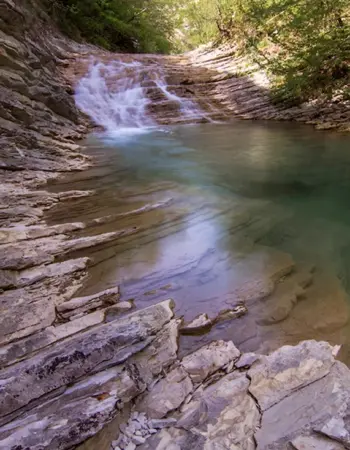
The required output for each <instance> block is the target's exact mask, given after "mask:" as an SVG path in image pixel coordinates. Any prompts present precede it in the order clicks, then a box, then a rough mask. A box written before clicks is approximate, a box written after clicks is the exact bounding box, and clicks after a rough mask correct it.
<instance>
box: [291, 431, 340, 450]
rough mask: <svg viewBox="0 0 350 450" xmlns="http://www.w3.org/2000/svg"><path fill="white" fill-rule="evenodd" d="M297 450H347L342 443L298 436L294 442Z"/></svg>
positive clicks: (322, 438) (314, 436)
mask: <svg viewBox="0 0 350 450" xmlns="http://www.w3.org/2000/svg"><path fill="white" fill-rule="evenodd" d="M292 445H293V447H294V448H295V449H296V450H345V447H343V446H342V445H341V444H340V443H338V442H335V441H331V440H330V439H327V438H324V437H322V436H318V435H316V434H314V435H312V436H298V437H297V438H295V439H294V440H293V441H292Z"/></svg>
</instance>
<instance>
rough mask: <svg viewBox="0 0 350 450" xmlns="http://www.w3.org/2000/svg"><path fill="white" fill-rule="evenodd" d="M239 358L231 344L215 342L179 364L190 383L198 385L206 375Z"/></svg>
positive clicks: (237, 352) (236, 350)
mask: <svg viewBox="0 0 350 450" xmlns="http://www.w3.org/2000/svg"><path fill="white" fill-rule="evenodd" d="M239 356H240V352H239V350H238V349H237V348H236V347H235V346H234V344H233V342H231V341H228V342H224V341H215V342H212V343H211V344H209V345H205V346H204V347H202V348H200V349H199V350H197V351H196V352H194V353H192V354H190V355H188V356H185V357H184V358H183V359H182V361H181V364H182V366H183V367H184V369H185V370H186V371H187V372H188V374H189V375H190V377H191V379H192V381H193V382H194V383H200V382H201V381H203V380H204V379H205V378H207V376H208V375H211V374H212V373H214V372H215V371H216V370H218V369H220V368H221V367H223V366H224V365H225V364H227V363H228V362H230V361H232V360H234V361H235V360H236V359H238V357H239Z"/></svg>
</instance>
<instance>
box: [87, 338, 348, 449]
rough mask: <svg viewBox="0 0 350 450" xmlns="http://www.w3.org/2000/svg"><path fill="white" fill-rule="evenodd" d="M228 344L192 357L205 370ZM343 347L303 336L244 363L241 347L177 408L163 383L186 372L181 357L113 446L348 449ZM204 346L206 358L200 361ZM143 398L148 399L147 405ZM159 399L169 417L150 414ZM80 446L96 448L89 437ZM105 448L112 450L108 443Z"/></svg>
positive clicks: (117, 432) (215, 345)
mask: <svg viewBox="0 0 350 450" xmlns="http://www.w3.org/2000/svg"><path fill="white" fill-rule="evenodd" d="M225 346H226V348H228V347H230V346H231V347H232V348H234V346H233V344H232V343H223V342H221V343H219V342H218V343H213V345H212V346H211V349H212V352H211V354H210V349H209V348H208V347H207V348H204V349H201V351H199V352H196V353H197V356H196V353H195V354H193V355H189V357H191V358H192V359H194V360H195V361H197V366H198V371H199V372H201V369H203V368H205V367H206V366H207V364H208V360H211V359H215V357H216V351H217V350H218V349H219V348H225ZM227 346H228V347H227ZM338 350H339V349H338V348H337V347H332V346H330V345H329V344H328V343H326V342H316V341H305V342H302V343H300V344H299V345H297V346H295V347H291V346H285V347H282V348H281V349H279V350H277V351H276V352H274V353H272V354H271V355H269V356H261V355H257V354H256V355H252V354H251V355H242V356H241V358H240V360H242V362H243V361H244V367H242V365H241V364H240V363H239V361H238V362H237V357H236V355H237V354H238V355H239V352H238V350H237V349H236V352H233V353H232V354H231V356H228V354H229V353H227V356H228V358H227V359H228V360H229V363H228V364H225V365H220V366H217V367H216V371H215V372H213V373H211V374H210V375H207V376H206V377H204V378H202V379H201V382H200V384H199V385H198V384H197V385H193V387H192V390H191V393H190V394H189V395H188V396H187V397H186V398H184V396H179V397H178V398H177V402H178V403H181V405H180V406H179V407H178V408H177V409H175V410H174V402H173V400H172V398H173V399H174V398H175V397H172V395H173V393H171V391H170V390H169V389H159V386H160V385H161V383H167V380H169V376H170V378H171V377H173V374H174V371H175V372H177V373H179V372H181V371H183V370H185V371H186V359H183V360H181V361H179V362H178V363H177V366H176V369H170V371H169V372H168V374H167V375H165V376H164V378H162V379H161V380H160V381H158V382H157V383H156V384H153V385H150V386H149V387H148V390H147V391H146V393H144V394H142V401H141V402H138V401H136V403H135V405H134V410H132V411H131V412H130V413H129V414H128V415H127V417H126V418H125V419H124V421H122V422H121V423H119V425H118V426H116V428H115V434H114V436H113V433H112V436H113V442H112V444H111V448H112V449H115V450H119V449H121V450H126V449H134V450H135V448H139V449H141V450H143V449H145V450H146V449H147V450H165V449H167V450H168V449H173V450H190V449H197V450H207V449H210V450H218V449H224V448H230V449H231V448H232V449H237V450H241V449H243V450H253V449H255V448H257V449H266V450H268V449H271V450H272V449H274V450H279V449H280V450H285V449H289V448H290V449H292V448H296V449H300V450H301V449H303V450H305V449H307V450H311V449H329V450H330V449H334V450H338V449H339V450H340V449H343V450H345V449H346V448H348V445H349V440H348V436H349V427H348V424H347V414H348V413H347V411H348V408H349V399H350V397H349V394H350V372H349V370H348V369H347V368H346V366H344V365H343V364H342V363H340V362H339V361H336V360H335V359H334V358H335V355H336V353H337V351H338ZM203 352H204V353H206V355H207V357H206V358H205V359H198V355H200V354H203ZM230 358H231V359H230ZM184 376H185V375H184V374H183V375H182V377H181V378H182V379H183V377H184ZM174 381H175V382H177V381H179V378H177V379H176V380H174ZM174 389H175V391H176V392H177V388H176V387H175V386H174ZM175 391H174V392H175ZM145 399H149V403H148V407H147V406H146V405H147V402H145ZM156 405H158V408H159V407H160V408H165V409H163V411H162V414H164V413H165V410H166V409H167V411H168V414H167V416H166V419H161V420H154V419H153V418H152V417H154V406H156ZM140 406H141V407H142V409H143V410H144V412H142V413H139V409H138V408H139V407H140ZM109 431H110V433H111V430H109ZM91 442H92V441H91ZM79 448H80V449H81V450H88V449H90V448H93V447H91V446H90V442H89V441H87V442H86V443H84V444H83V445H82V446H80V447H79ZM100 448H101V450H104V449H105V448H106V449H107V448H109V444H106V445H103V446H101V447H100Z"/></svg>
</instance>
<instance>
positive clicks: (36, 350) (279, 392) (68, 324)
mask: <svg viewBox="0 0 350 450" xmlns="http://www.w3.org/2000/svg"><path fill="white" fill-rule="evenodd" d="M0 21H1V22H0V29H1V32H0V39H1V69H0V130H1V138H0V143H1V150H0V152H1V167H0V176H1V191H0V196H1V205H2V206H1V208H0V251H1V255H2V256H1V261H0V289H1V291H0V302H1V306H2V311H1V317H0V324H1V325H0V326H1V332H0V345H1V347H0V360H1V372H0V380H1V383H0V385H1V386H0V395H1V398H0V448H3V449H11V450H24V449H28V448H29V449H56V448H57V449H68V448H72V447H74V446H77V445H79V444H80V443H82V442H83V441H85V440H86V439H88V438H91V437H93V436H94V435H95V434H96V433H98V432H99V431H100V430H102V429H103V427H104V426H105V425H106V424H110V425H111V426H113V427H114V428H113V427H112V428H110V429H109V431H108V433H109V436H110V437H111V439H116V440H117V438H118V435H119V434H120V436H119V442H118V443H115V444H114V448H118V447H119V448H127V449H128V450H130V449H134V448H135V446H136V443H137V444H139V448H157V449H158V448H159V449H160V448H167V449H169V448H171V445H172V446H173V448H174V449H175V448H176V449H179V448H180V449H186V448H192V449H193V448H198V449H200V448H212V449H217V448H221V447H220V445H221V444H220V442H222V441H224V442H225V445H230V446H231V447H232V448H242V449H252V448H256V446H257V445H258V446H259V448H262V449H263V448H266V449H267V448H276V449H277V448H281V449H282V448H283V449H284V448H291V447H290V446H293V447H294V448H297V449H299V448H300V449H301V448H305V442H306V443H308V445H309V448H312V447H310V446H311V445H314V446H316V448H320V447H317V446H319V445H321V444H322V445H324V446H325V447H324V448H333V449H342V448H347V447H348V446H349V433H350V429H349V425H348V423H347V411H348V405H349V398H350V387H349V379H350V378H349V373H348V371H347V369H346V367H345V366H344V365H342V364H341V363H340V362H337V361H335V359H334V356H335V354H336V353H337V350H338V349H337V348H333V347H331V346H330V345H328V344H326V343H316V342H306V343H302V344H300V345H299V346H297V347H283V348H282V349H281V350H278V351H277V352H276V353H273V354H272V355H271V356H267V357H266V356H260V355H255V354H248V355H247V354H245V355H244V354H243V355H242V354H241V352H240V351H239V350H238V349H237V348H236V347H235V346H234V345H233V343H232V342H227V343H226V342H222V341H219V342H216V343H214V344H211V345H209V346H205V347H203V348H202V349H200V350H198V351H197V352H195V353H193V354H192V355H187V356H186V357H185V358H182V359H180V357H179V356H178V335H179V327H180V325H181V320H179V319H176V318H175V317H174V312H173V303H172V302H171V301H170V300H166V301H164V302H162V303H159V304H157V305H154V306H152V307H150V308H147V309H145V310H141V311H136V312H133V313H131V314H126V315H125V312H126V311H127V310H128V309H130V308H131V306H132V305H130V304H125V302H119V299H120V292H119V289H118V286H114V287H113V288H110V289H106V290H104V291H102V292H98V293H95V294H94V295H89V296H78V294H79V290H80V288H81V287H82V286H83V283H84V281H85V280H86V279H87V277H88V267H89V265H90V264H91V263H92V261H91V259H89V258H87V257H86V256H84V251H85V250H86V249H87V248H91V247H97V248H98V246H101V245H108V244H109V243H113V242H116V241H117V240H118V239H119V238H120V237H121V236H124V237H125V236H127V235H131V234H132V233H135V232H136V231H135V229H134V228H133V227H131V228H128V229H123V230H119V231H113V232H108V233H101V234H93V233H88V231H89V227H94V226H96V224H101V223H103V221H105V223H108V221H111V220H116V219H118V217H117V218H116V217H113V218H111V217H110V216H109V217H107V216H106V217H103V218H100V217H99V218H96V219H92V220H91V221H90V222H69V220H70V217H65V213H64V211H65V205H66V204H67V203H69V202H70V204H71V203H72V202H73V201H77V202H78V201H79V199H80V200H81V199H84V198H85V197H89V196H90V195H92V194H93V192H91V191H77V190H74V191H64V192H54V191H53V190H51V191H49V190H48V188H47V186H45V185H46V183H47V182H50V181H53V180H55V179H56V178H58V177H62V176H64V175H66V174H67V173H68V174H69V173H70V172H72V171H82V170H84V169H86V168H87V167H89V166H90V165H91V164H92V161H90V159H89V158H88V157H87V156H85V155H84V153H83V148H82V147H81V146H80V145H78V144H77V143H76V142H77V141H78V140H79V139H80V138H82V137H83V136H84V134H85V133H86V131H87V130H88V127H89V122H88V121H87V120H86V118H85V117H84V116H83V115H82V114H81V113H80V112H78V111H77V109H76V107H75V104H74V100H73V97H72V94H73V83H74V82H75V81H76V80H77V77H79V76H81V74H82V73H84V71H86V70H87V67H88V60H89V58H90V56H91V55H94V56H95V57H96V56H98V55H101V57H102V52H100V51H99V50H97V49H96V48H91V47H89V46H87V45H78V44H76V43H73V42H70V41H68V40H67V39H65V38H64V37H63V36H62V35H61V34H60V33H59V32H58V31H57V30H56V28H55V27H54V26H53V24H52V23H51V22H50V19H49V18H48V17H47V16H46V14H45V13H43V11H42V9H41V8H40V5H39V4H37V3H35V2H34V1H29V0H27V1H21V2H17V1H16V2H15V1H12V0H3V1H2V2H1V3H0ZM103 55H104V57H106V58H113V55H111V54H108V55H107V56H105V55H106V53H105V52H104V53H103ZM148 58H151V60H152V63H157V64H158V63H161V64H163V66H164V68H165V71H166V78H167V81H168V84H169V85H170V86H173V89H174V92H176V93H177V94H178V95H183V96H184V97H186V96H187V97H188V98H193V97H195V98H196V99H197V100H198V103H199V105H200V106H202V108H203V110H204V111H206V114H207V115H208V117H209V118H211V119H218V118H219V119H220V118H222V119H225V118H229V117H232V116H233V117H243V118H264V119H267V118H270V119H273V118H275V119H278V118H281V119H289V118H293V119H298V120H299V119H300V120H303V121H305V120H309V119H310V116H309V114H310V111H311V109H308V112H307V114H306V113H305V114H306V115H305V116H303V113H302V109H298V110H297V112H295V113H294V112H293V113H292V112H290V111H289V113H288V111H285V112H284V113H283V114H285V115H284V116H283V115H282V116H281V115H280V114H282V113H281V112H280V111H279V110H277V109H276V108H275V107H274V106H271V105H270V103H269V100H268V95H267V87H266V85H265V84H264V83H265V82H266V80H265V79H264V77H263V76H262V78H261V80H260V81H261V83H262V84H261V86H260V85H259V83H258V78H259V77H260V75H258V74H256V75H253V76H252V77H251V75H249V76H248V75H247V76H243V77H242V76H240V77H238V78H237V77H235V75H234V74H236V72H237V70H236V65H237V64H238V62H237V61H236V60H232V58H231V57H230V55H224V54H220V55H218V56H217V57H213V56H210V55H205V54H192V55H188V56H186V57H164V58H160V57H154V58H152V57H148ZM149 87H150V91H149V92H150V96H151V98H152V100H153V103H152V106H151V111H150V113H151V114H153V115H154V117H155V119H156V120H159V122H162V121H161V118H162V119H163V123H179V122H181V121H182V119H181V114H180V112H179V111H175V112H174V108H173V106H174V105H172V103H171V101H169V99H168V98H166V97H164V96H163V95H162V92H161V91H160V90H159V88H157V87H155V86H154V85H152V83H150V85H149ZM308 108H309V107H308ZM310 108H311V107H310ZM337 108H339V110H338V109H337V112H336V113H335V114H340V117H339V121H337V120H338V119H337V118H336V117H334V116H333V115H332V116H329V117H331V119H330V121H333V122H332V123H337V124H339V128H341V129H343V125H342V124H343V122H344V120H343V119H344V114H345V122H346V120H348V119H347V117H348V116H347V115H346V114H348V113H347V112H346V110H345V112H344V110H343V109H342V108H343V106H342V105H338V106H337ZM312 111H314V112H313V113H312V114H316V109H315V108H314V109H312ZM326 112H327V111H326V110H325V111H323V113H324V114H326ZM323 113H322V114H323ZM288 114H289V115H288ZM332 114H333V113H332ZM324 117H326V115H324ZM327 117H328V116H327ZM202 119H203V118H202ZM202 119H201V120H202ZM189 120H190V119H188V120H187V121H189ZM204 120H205V118H204ZM310 120H313V119H312V118H311V119H310ZM315 120H316V119H315ZM317 120H318V119H317ZM322 120H326V119H322ZM327 120H328V119H327ZM322 123H327V122H322ZM323 127H325V126H323ZM54 206H55V207H57V206H60V207H61V208H62V211H63V213H62V215H63V216H64V217H63V219H64V220H62V223H60V224H58V225H48V224H47V223H46V222H45V213H46V211H48V210H49V209H50V208H52V207H54ZM155 207H157V206H155ZM128 213H129V214H130V215H135V214H138V213H139V211H137V212H135V211H129V212H128ZM124 216H125V214H124ZM82 230H86V231H87V232H86V233H85V234H83V235H78V236H77V235H76V234H75V233H76V232H78V231H82ZM111 308H112V309H113V312H114V314H115V316H114V317H116V318H117V320H113V321H109V319H108V317H107V313H108V312H109V311H110V310H111ZM276 380H279V382H278V383H277V384H276ZM320 393H321V394H320ZM314 401H315V402H314ZM313 402H314V403H313ZM326 404H327V405H329V408H325V407H324V405H326ZM310 405H311V406H310ZM132 408H134V411H133V414H134V415H132V416H130V415H129V412H130V410H131V409H132ZM280 410H282V411H283V414H286V417H287V418H286V419H284V422H279V425H280V426H279V427H277V428H278V432H277V431H276V427H275V426H274V424H275V422H276V420H279V419H280V417H281V413H280ZM300 411H301V412H300ZM139 412H141V413H142V412H143V413H144V414H143V415H142V414H139ZM296 413H298V414H300V416H301V417H300V421H298V422H297V424H296V425H293V427H292V429H290V424H291V422H293V421H294V422H296V421H295V414H296ZM164 418H166V419H167V420H165V421H162V420H163V419H164ZM305 418H306V419H305ZM129 419H130V421H131V422H130V423H128V421H129ZM152 420H153V422H152ZM157 420H158V422H157ZM127 423H128V425H127ZM136 423H138V424H139V425H136ZM232 424H233V425H232ZM310 424H312V426H310ZM119 425H121V427H120V429H121V430H122V432H121V433H120V432H119ZM140 430H144V432H141V431H140ZM147 430H148V431H147ZM259 430H260V431H259ZM137 431H140V433H136V432H137ZM96 438H97V439H100V440H98V441H97V442H98V444H96V440H95V441H90V442H89V441H88V442H86V444H83V445H84V446H85V445H86V448H89V446H90V448H99V450H101V449H102V448H103V447H102V444H101V442H104V441H103V439H104V438H103V436H99V435H97V437H95V438H92V439H96ZM135 442H136V443H135ZM109 444H110V441H109V440H108V439H107V441H106V443H104V444H103V445H104V446H106V448H108V447H109ZM327 445H328V447H327ZM286 446H289V447H286ZM303 446H304V447H303Z"/></svg>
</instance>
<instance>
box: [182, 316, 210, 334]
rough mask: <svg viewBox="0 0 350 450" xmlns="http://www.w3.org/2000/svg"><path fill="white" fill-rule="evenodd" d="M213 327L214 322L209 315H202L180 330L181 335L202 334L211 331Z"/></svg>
mask: <svg viewBox="0 0 350 450" xmlns="http://www.w3.org/2000/svg"><path fill="white" fill-rule="evenodd" d="M211 327H212V321H211V320H210V319H209V317H208V315H207V314H200V315H199V316H197V317H196V318H194V319H193V320H192V321H191V322H188V323H185V324H184V325H183V326H182V327H181V328H180V333H181V334H202V333H207V332H208V331H210V328H211Z"/></svg>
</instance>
